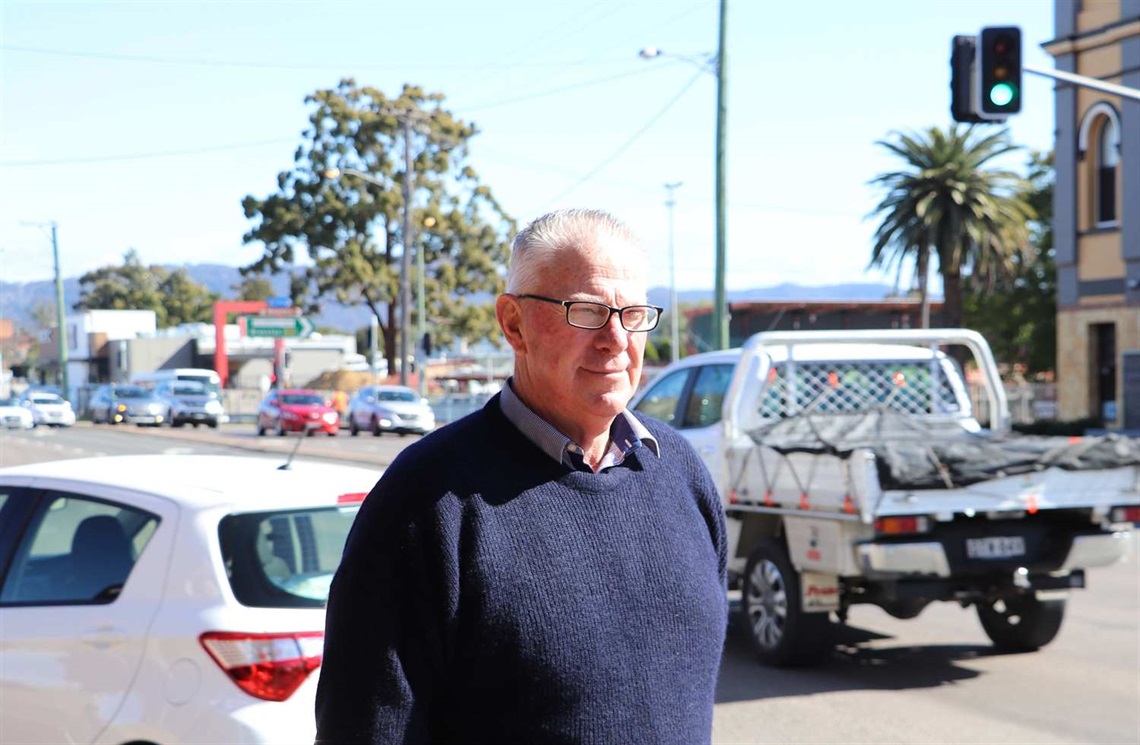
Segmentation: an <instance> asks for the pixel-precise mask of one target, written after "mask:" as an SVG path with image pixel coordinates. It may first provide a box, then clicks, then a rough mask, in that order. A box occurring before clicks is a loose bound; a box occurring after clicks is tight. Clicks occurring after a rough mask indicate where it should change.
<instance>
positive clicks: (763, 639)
mask: <svg viewBox="0 0 1140 745" xmlns="http://www.w3.org/2000/svg"><path fill="white" fill-rule="evenodd" d="M800 599H801V595H800V576H799V573H798V572H797V571H796V569H795V567H793V566H792V562H791V560H790V559H789V558H788V551H787V549H786V548H784V545H783V542H781V541H776V540H771V539H765V540H762V541H760V542H759V543H758V544H756V548H754V549H753V550H752V555H751V556H749V557H748V563H747V564H746V565H745V569H744V576H743V579H742V583H741V595H740V627H741V629H742V630H743V631H744V633H745V634H746V636H747V638H748V640H749V642H750V645H751V647H752V651H753V653H754V654H755V655H756V659H757V660H758V661H759V662H760V664H762V665H767V666H769V667H798V666H803V665H811V664H815V663H818V662H819V661H820V660H822V659H823V658H824V657H826V656H827V655H828V654H829V653H830V652H831V651H832V649H833V647H834V641H833V633H832V632H833V626H832V623H831V618H830V614H828V613H805V612H804V611H803V609H802V604H801V600H800Z"/></svg>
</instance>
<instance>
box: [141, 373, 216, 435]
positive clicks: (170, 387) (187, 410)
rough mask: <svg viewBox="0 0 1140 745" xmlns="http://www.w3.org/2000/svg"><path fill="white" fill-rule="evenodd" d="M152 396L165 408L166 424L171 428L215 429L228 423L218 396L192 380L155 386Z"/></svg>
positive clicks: (173, 381) (175, 381)
mask: <svg viewBox="0 0 1140 745" xmlns="http://www.w3.org/2000/svg"><path fill="white" fill-rule="evenodd" d="M154 394H155V396H157V397H158V398H160V399H162V400H163V402H165V404H166V421H168V422H169V423H170V426H171V427H182V426H184V425H186V424H193V425H194V426H195V427H197V426H198V425H199V424H205V425H207V426H209V427H213V428H216V427H217V426H218V424H224V423H225V422H228V421H229V417H228V416H227V415H226V410H225V407H224V406H222V402H221V401H220V400H219V399H218V395H217V394H216V393H214V392H213V391H211V390H209V389H208V388H206V386H205V385H203V384H202V383H198V382H196V381H193V380H172V381H168V382H165V383H159V384H158V385H156V386H155V387H154Z"/></svg>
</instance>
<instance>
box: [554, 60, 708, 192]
mask: <svg viewBox="0 0 1140 745" xmlns="http://www.w3.org/2000/svg"><path fill="white" fill-rule="evenodd" d="M704 74H705V71H704V70H700V71H699V72H697V73H696V74H695V75H693V77H691V78H689V82H687V83H685V85H684V86H682V87H681V90H679V91H677V94H676V95H675V96H673V97H672V98H671V99H669V101H668V103H666V104H665V106H664V107H662V108H661V110H660V111H658V112H657V113H656V114H654V115H653V116H652V117H651V118H650V119H649V121H648V122H646V123H645V124H644V125H642V127H641V128H640V129H638V130H637V131H636V132H634V133H633V135H632V136H631V137H630V138H629V139H627V140H626V141H625V142H623V143H622V144H621V146H620V147H618V149H617V150H615V151H614V152H613V153H611V154H610V156H609V157H608V158H606V159H605V160H603V161H602V162H601V163H599V164H598V165H597V166H596V167H595V168H594V169H593V170H592V171H590V172H589V173H587V174H586V175H585V176H583V177H582V178H580V179H579V180H578V181H576V182H574V183H573V184H571V185H570V187H569V188H568V189H565V190H564V191H562V192H561V193H560V194H558V195H557V196H555V197H552V198H551V199H550V200H549V201H548V202H547V206H550V205H552V204H553V203H555V202H557V201H558V200H560V199H562V198H563V197H564V196H566V195H567V194H570V193H572V192H573V191H574V190H575V189H577V188H578V187H579V186H581V185H582V184H584V183H586V182H587V181H589V180H590V179H591V178H593V177H594V176H595V175H597V174H598V173H599V172H600V171H602V169H604V168H605V167H606V166H608V165H609V164H610V163H612V162H613V161H614V160H616V159H617V158H618V157H619V156H620V155H621V154H622V153H624V152H625V151H626V150H627V149H628V148H629V146H630V145H632V144H633V143H634V142H636V141H637V139H638V138H639V137H641V135H643V134H645V132H646V131H647V130H648V129H649V128H650V127H652V126H653V125H654V124H656V123H657V121H658V120H659V119H660V118H661V117H663V116H665V114H666V112H668V111H669V109H671V108H673V106H674V104H676V103H677V102H678V101H680V100H681V97H682V96H684V95H685V93H687V92H688V90H689V89H690V88H692V87H693V84H694V83H696V82H697V80H698V79H700V77H701V76H702V75H704Z"/></svg>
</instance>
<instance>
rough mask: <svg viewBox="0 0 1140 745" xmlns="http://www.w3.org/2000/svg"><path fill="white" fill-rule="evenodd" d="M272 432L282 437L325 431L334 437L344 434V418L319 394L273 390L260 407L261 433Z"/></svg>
mask: <svg viewBox="0 0 1140 745" xmlns="http://www.w3.org/2000/svg"><path fill="white" fill-rule="evenodd" d="M269 431H273V432H276V433H277V434H278V435H280V436H282V437H283V436H284V435H285V433H286V432H305V433H306V434H309V435H312V434H314V433H316V432H324V433H325V434H327V435H328V436H329V437H333V436H335V435H336V433H337V432H339V431H340V417H339V416H338V415H337V413H336V409H334V408H333V407H332V406H329V404H328V403H327V402H326V401H325V398H324V396H322V395H321V394H319V393H317V392H316V391H308V390H295V389H288V390H283V391H272V392H271V393H270V394H269V395H268V396H266V397H265V400H264V401H262V402H261V405H260V406H258V407H257V434H258V436H261V435H264V434H265V433H266V432H269Z"/></svg>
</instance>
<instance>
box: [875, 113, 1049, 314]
mask: <svg viewBox="0 0 1140 745" xmlns="http://www.w3.org/2000/svg"><path fill="white" fill-rule="evenodd" d="M877 144H879V145H881V146H883V147H885V148H886V149H887V150H889V151H890V152H891V153H893V154H894V155H896V156H898V157H899V158H900V159H902V161H903V163H904V165H903V167H901V168H900V169H899V170H895V171H890V172H887V173H884V174H881V175H879V176H878V177H876V178H875V179H874V180H873V181H872V182H871V183H872V184H873V185H875V186H877V187H880V188H881V189H884V190H885V191H886V194H885V196H884V197H883V198H882V200H881V201H880V202H879V204H878V205H877V206H876V207H875V209H874V211H873V212H872V215H873V216H875V217H878V218H880V220H881V221H880V223H879V227H878V229H877V230H876V231H875V236H874V244H873V246H872V248H871V262H870V265H871V266H872V267H886V268H891V267H894V268H897V269H898V270H899V271H901V270H902V268H903V267H904V266H906V265H913V267H914V273H915V278H916V280H917V283H918V290H919V296H920V298H921V300H922V326H923V328H927V327H928V326H929V325H930V304H929V298H928V288H927V277H928V270H929V267H930V262H931V261H932V260H934V261H936V262H937V264H936V269H937V271H938V273H939V274H941V276H942V285H943V292H944V294H945V302H944V306H943V311H944V316H945V319H946V324H947V325H948V326H952V327H953V326H961V325H962V293H963V284H962V283H963V281H964V280H966V281H970V282H982V283H989V282H992V281H993V279H994V278H996V277H1003V276H1008V275H1009V274H1010V273H1011V272H1012V271H1014V270H1015V268H1016V266H1017V265H1018V263H1019V261H1018V259H1019V258H1022V257H1025V256H1028V255H1029V253H1030V252H1031V245H1030V242H1029V225H1030V221H1032V220H1033V219H1034V217H1035V213H1034V210H1033V207H1032V205H1031V204H1030V203H1029V200H1028V199H1027V198H1026V195H1027V193H1028V191H1029V190H1028V188H1027V187H1028V184H1027V183H1026V181H1025V180H1024V179H1023V178H1022V177H1021V176H1020V175H1018V174H1017V173H1015V172H1013V171H1010V170H1007V169H1004V168H1001V167H998V166H995V165H994V164H993V162H992V161H993V160H994V159H995V158H999V157H1000V156H1003V155H1005V154H1007V153H1010V152H1013V151H1015V150H1017V149H1018V147H1017V146H1016V145H1013V144H1011V142H1010V140H1009V131H1008V130H1006V129H1000V130H997V131H992V130H990V129H988V128H986V127H984V126H983V127H974V126H969V127H966V128H960V127H959V126H958V125H956V124H955V125H952V126H951V127H950V129H948V130H943V129H940V128H938V127H931V128H930V129H928V130H927V131H926V132H925V133H922V134H902V133H897V132H896V133H894V138H893V139H892V140H889V141H880V142H878V143H877Z"/></svg>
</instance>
